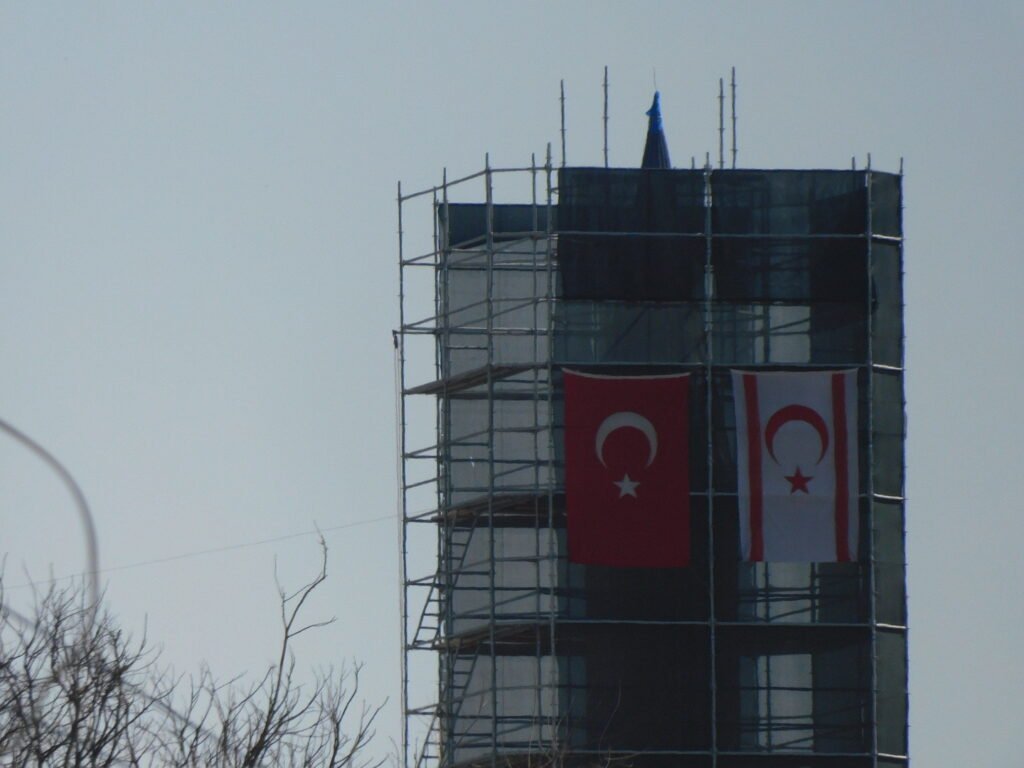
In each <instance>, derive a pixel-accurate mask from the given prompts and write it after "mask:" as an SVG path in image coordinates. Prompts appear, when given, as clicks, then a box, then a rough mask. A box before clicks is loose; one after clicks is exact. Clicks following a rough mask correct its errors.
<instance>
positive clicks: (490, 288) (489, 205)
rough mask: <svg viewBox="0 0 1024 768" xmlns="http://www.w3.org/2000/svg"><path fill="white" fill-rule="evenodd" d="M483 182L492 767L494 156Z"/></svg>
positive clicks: (494, 740)
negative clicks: (485, 262) (484, 209)
mask: <svg viewBox="0 0 1024 768" xmlns="http://www.w3.org/2000/svg"><path fill="white" fill-rule="evenodd" d="M484 183H485V186H486V192H485V194H486V229H487V233H486V248H487V254H486V256H487V285H486V328H487V368H486V373H487V533H488V543H487V546H488V561H489V568H488V582H489V584H488V594H489V601H488V602H489V611H488V628H487V629H488V632H487V634H488V642H489V644H490V649H489V653H490V658H491V680H490V684H491V768H497V765H498V655H497V653H496V648H495V641H496V639H497V637H496V635H497V633H496V621H497V610H498V607H497V594H496V593H495V580H496V578H497V564H496V563H495V555H496V553H497V548H496V547H495V542H494V536H495V526H494V490H495V484H494V472H495V466H494V448H495V439H494V365H493V363H494V179H493V175H492V171H491V157H490V155H489V154H488V155H486V156H485V158H484Z"/></svg>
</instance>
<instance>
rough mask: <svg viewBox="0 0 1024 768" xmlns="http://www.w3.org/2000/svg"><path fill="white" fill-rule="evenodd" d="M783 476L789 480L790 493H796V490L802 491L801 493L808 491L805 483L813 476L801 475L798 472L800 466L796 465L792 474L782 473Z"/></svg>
mask: <svg viewBox="0 0 1024 768" xmlns="http://www.w3.org/2000/svg"><path fill="white" fill-rule="evenodd" d="M784 477H785V478H786V480H788V481H789V486H790V488H789V492H790V493H791V494H793V493H796V492H797V491H802V492H803V493H810V490H809V489H808V488H807V484H808V483H809V482H810V481H811V480H813V479H814V477H813V476H812V477H805V476H804V475H802V474H801V473H800V467H797V468H796V472H795V473H793V474H792V475H784Z"/></svg>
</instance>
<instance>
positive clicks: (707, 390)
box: [704, 162, 718, 768]
mask: <svg viewBox="0 0 1024 768" xmlns="http://www.w3.org/2000/svg"><path fill="white" fill-rule="evenodd" d="M713 200H714V197H713V195H712V188H711V163H710V162H705V164H704V346H705V349H704V400H705V403H704V407H705V410H704V418H705V420H706V421H707V444H706V445H705V450H706V451H707V464H708V468H707V505H708V512H707V525H708V641H709V645H710V648H709V654H708V658H709V664H710V667H711V668H710V675H709V682H710V687H711V717H710V721H711V767H712V768H717V765H718V675H717V670H716V667H717V650H718V649H717V638H716V632H715V618H716V617H715V610H716V609H715V525H714V522H715V520H714V510H715V503H714V480H715V460H714V455H715V454H714V429H713V421H712V419H713V417H714V410H713V408H712V398H713V396H714V386H713V385H714V380H713V374H714V346H713V340H714V320H713V316H712V309H713V304H712V302H713V299H714V293H715V272H714V263H713V262H712V258H711V257H712V239H711V238H712V231H711V221H712V217H711V206H712V204H713Z"/></svg>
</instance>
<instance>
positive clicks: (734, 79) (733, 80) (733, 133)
mask: <svg viewBox="0 0 1024 768" xmlns="http://www.w3.org/2000/svg"><path fill="white" fill-rule="evenodd" d="M731 88H732V167H733V168H734V169H735V168H736V67H733V68H732V84H731Z"/></svg>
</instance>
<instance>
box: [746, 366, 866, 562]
mask: <svg viewBox="0 0 1024 768" xmlns="http://www.w3.org/2000/svg"><path fill="white" fill-rule="evenodd" d="M732 381H733V394H734V397H735V401H736V450H737V477H738V491H739V512H740V547H741V550H742V556H743V559H744V560H749V561H755V562H760V561H765V562H767V561H776V562H848V561H851V560H856V559H857V544H858V542H857V536H858V531H859V523H858V503H857V499H858V489H859V477H858V467H857V376H856V371H852V370H850V371H811V372H804V371H800V372H789V371H787V372H782V373H754V372H750V371H733V373H732Z"/></svg>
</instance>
